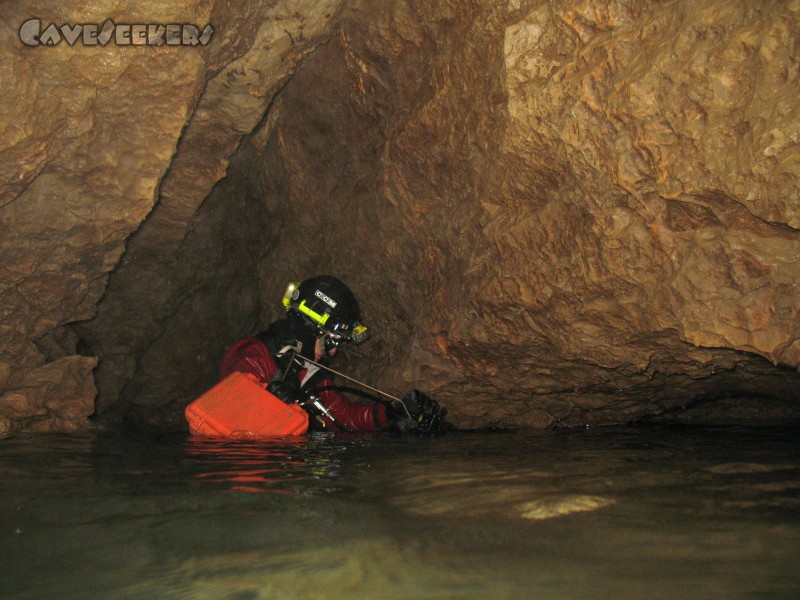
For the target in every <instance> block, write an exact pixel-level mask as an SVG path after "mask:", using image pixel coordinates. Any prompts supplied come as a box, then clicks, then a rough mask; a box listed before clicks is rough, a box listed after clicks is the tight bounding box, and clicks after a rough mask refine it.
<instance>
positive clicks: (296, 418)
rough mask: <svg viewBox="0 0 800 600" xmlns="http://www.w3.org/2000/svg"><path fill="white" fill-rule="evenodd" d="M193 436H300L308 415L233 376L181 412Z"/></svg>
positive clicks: (254, 383)
mask: <svg viewBox="0 0 800 600" xmlns="http://www.w3.org/2000/svg"><path fill="white" fill-rule="evenodd" d="M184 414H185V415H186V420H187V421H188V422H189V431H190V432H191V433H192V434H193V435H209V436H215V437H224V438H233V439H252V438H261V437H274V436H285V435H300V434H303V433H305V432H306V430H307V429H308V414H307V413H306V411H304V410H303V409H302V408H300V407H299V406H298V405H297V404H286V403H285V402H283V401H282V400H280V399H279V398H277V397H276V396H274V395H273V394H271V393H270V392H268V391H267V390H265V389H264V388H263V387H262V386H261V384H260V383H259V382H258V380H257V379H256V378H255V377H254V376H253V375H249V374H246V375H245V374H242V373H239V372H234V373H231V374H230V375H228V376H227V377H226V378H225V379H223V380H222V381H220V382H219V383H218V384H217V385H215V386H214V387H212V388H211V389H210V390H208V391H207V392H206V393H205V394H203V395H202V396H200V397H199V398H198V399H197V400H195V401H194V402H192V403H191V404H189V406H187V407H186V410H185V412H184Z"/></svg>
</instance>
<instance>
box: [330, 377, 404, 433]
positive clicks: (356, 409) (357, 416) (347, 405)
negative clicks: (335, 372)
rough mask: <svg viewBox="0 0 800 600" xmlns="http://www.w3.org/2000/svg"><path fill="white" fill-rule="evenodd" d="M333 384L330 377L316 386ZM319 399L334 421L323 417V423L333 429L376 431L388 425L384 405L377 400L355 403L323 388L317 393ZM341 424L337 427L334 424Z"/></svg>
mask: <svg viewBox="0 0 800 600" xmlns="http://www.w3.org/2000/svg"><path fill="white" fill-rule="evenodd" d="M329 385H333V382H332V381H331V380H330V379H323V380H322V381H320V382H319V383H318V384H317V387H326V386H329ZM319 399H320V400H321V401H322V404H324V405H325V408H327V409H328V410H329V411H330V413H331V415H332V416H333V418H334V419H336V423H331V421H330V419H328V418H325V424H326V425H327V427H328V428H330V429H332V430H333V431H342V430H344V431H353V432H363V431H378V430H380V429H387V428H388V427H389V418H388V417H387V416H386V407H385V406H384V405H383V404H380V403H379V402H367V403H364V404H362V403H355V402H350V400H348V399H347V398H346V397H345V396H343V395H342V394H341V393H340V392H337V391H335V390H325V391H322V392H320V393H319ZM337 423H338V424H339V425H341V427H337V425H336V424H337Z"/></svg>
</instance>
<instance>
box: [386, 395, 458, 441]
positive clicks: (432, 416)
mask: <svg viewBox="0 0 800 600" xmlns="http://www.w3.org/2000/svg"><path fill="white" fill-rule="evenodd" d="M404 407H405V408H404ZM406 410H407V411H408V412H406ZM387 414H388V415H389V418H390V420H392V425H393V426H394V427H395V429H397V430H398V431H417V432H419V433H421V434H425V435H431V434H438V433H444V432H445V431H447V430H448V429H449V428H450V426H449V424H447V423H446V422H445V420H444V418H445V416H446V415H447V409H446V408H442V407H440V406H439V403H438V402H436V400H434V399H433V398H431V397H430V396H428V395H426V394H423V393H422V392H420V391H419V390H411V391H409V392H406V393H405V394H404V395H403V397H402V398H400V402H392V403H391V404H390V405H389V411H388V413H387ZM393 417H394V420H393Z"/></svg>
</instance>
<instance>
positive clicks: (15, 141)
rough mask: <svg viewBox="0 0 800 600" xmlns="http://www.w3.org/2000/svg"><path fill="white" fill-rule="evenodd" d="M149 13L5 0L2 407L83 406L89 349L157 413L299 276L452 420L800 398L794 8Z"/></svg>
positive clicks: (130, 394) (165, 411) (368, 359)
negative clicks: (37, 42)
mask: <svg viewBox="0 0 800 600" xmlns="http://www.w3.org/2000/svg"><path fill="white" fill-rule="evenodd" d="M147 4H148V3H130V5H125V3H122V5H120V4H119V3H107V5H105V4H102V3H101V4H100V5H95V7H94V8H93V9H92V10H91V11H83V12H81V11H78V10H72V11H70V10H67V9H59V10H49V11H48V10H47V9H46V8H43V7H39V8H38V9H37V12H36V15H29V14H28V12H26V11H30V10H31V9H30V8H25V9H23V8H22V7H21V5H19V4H14V3H7V4H4V5H3V6H2V7H0V16H2V17H3V19H2V23H3V25H2V27H3V29H2V32H1V35H2V38H1V39H0V43H1V46H0V47H1V48H2V51H3V53H4V55H6V56H7V57H8V59H9V60H7V61H4V62H3V64H4V66H3V67H0V68H2V69H4V79H7V80H9V81H14V82H15V85H11V86H9V85H6V86H3V88H4V89H3V91H2V92H0V94H2V98H1V99H0V106H2V107H3V111H0V119H2V121H0V122H1V123H2V127H3V130H4V131H5V132H7V133H6V134H5V135H4V137H3V147H2V148H0V154H1V155H2V156H3V157H4V160H3V161H2V163H0V164H1V165H2V166H0V169H2V174H1V175H0V204H2V206H1V207H0V227H2V230H3V235H2V236H0V296H2V305H0V310H2V311H3V312H2V317H1V318H0V327H1V328H2V334H3V335H2V339H3V342H2V346H0V390H3V391H2V392H0V393H2V395H0V415H4V421H3V423H4V424H0V429H2V428H3V427H4V428H5V429H6V430H8V429H25V428H27V429H48V428H58V429H61V428H65V427H74V426H81V425H82V424H83V423H85V417H86V416H87V415H88V414H89V413H91V412H92V410H93V398H94V384H93V383H92V376H91V374H90V372H91V370H92V369H93V367H95V364H98V363H97V361H98V360H99V366H98V367H97V369H96V371H95V376H96V382H97V387H98V388H99V396H98V398H97V409H98V411H99V412H100V413H103V414H107V413H112V412H115V411H116V412H119V413H122V414H125V415H134V416H135V419H136V420H139V421H142V422H145V423H147V424H149V425H151V426H153V425H155V424H166V425H167V426H176V425H179V424H180V412H181V409H182V407H183V404H185V402H186V401H187V399H188V398H191V397H193V395H195V394H196V393H197V392H199V391H201V390H202V389H203V388H204V387H205V386H207V385H208V384H209V383H210V382H211V381H213V378H214V374H215V371H216V363H217V362H218V360H219V356H220V355H221V353H222V351H223V350H224V347H225V346H226V345H227V344H229V343H230V342H231V341H232V340H233V339H235V338H236V337H238V336H241V335H246V334H248V333H252V332H254V331H255V330H256V329H258V327H259V326H260V324H261V323H264V322H268V321H269V320H271V319H272V318H274V317H276V316H277V315H278V314H279V298H280V295H281V293H282V290H283V288H284V286H285V284H286V282H287V281H290V280H294V279H302V278H304V277H306V276H310V275H312V274H316V273H321V272H329V273H332V274H336V275H338V276H340V277H342V278H343V279H345V280H346V281H348V282H349V283H350V284H351V287H353V289H354V290H355V291H356V293H357V295H358V296H359V297H360V298H362V304H363V306H364V309H365V313H366V314H365V317H366V319H367V322H368V324H369V325H371V326H372V330H373V331H374V332H375V335H374V338H373V340H372V341H371V342H370V343H369V345H368V346H365V347H364V352H365V353H366V356H354V355H353V353H350V356H348V357H345V359H344V362H343V363H342V364H341V365H340V366H341V367H342V368H343V369H346V370H349V371H351V372H352V373H354V374H355V375H357V376H359V377H363V378H365V379H367V380H369V381H370V382H371V383H376V384H378V385H380V386H383V387H386V388H387V389H389V390H392V391H402V389H403V388H405V387H412V386H418V387H421V388H423V389H426V390H428V391H430V392H432V393H433V394H435V395H436V396H438V397H439V398H440V399H441V401H442V402H443V403H445V404H447V405H448V406H449V407H450V410H451V415H453V417H454V419H455V420H456V422H458V423H459V424H461V425H481V426H485V425H500V426H509V425H515V426H537V427H546V426H552V425H555V424H565V425H582V424H604V423H616V422H625V421H630V420H636V419H643V418H652V417H654V416H658V415H668V414H672V413H675V412H680V411H682V410H683V409H684V408H686V407H689V406H692V405H695V404H696V403H698V402H703V401H705V402H710V403H712V405H713V401H715V399H718V398H723V397H725V398H730V397H737V396H738V397H744V398H745V399H746V400H745V402H746V403H747V406H748V415H752V414H753V410H754V409H753V406H758V405H762V404H763V405H764V406H774V404H771V403H770V402H766V401H763V402H762V400H761V398H763V397H765V396H769V397H771V398H774V399H778V400H779V401H781V404H780V406H781V408H780V410H779V411H778V412H779V413H780V415H781V416H786V415H787V414H788V415H792V414H794V415H796V414H797V412H798V409H797V404H796V400H797V395H796V392H795V391H794V390H795V389H797V384H798V380H799V379H800V377H798V371H797V369H798V366H799V365H800V314H799V313H800V303H799V302H798V300H797V298H798V284H797V282H798V281H800V234H798V228H800V213H798V206H800V199H799V198H798V189H799V188H800V161H799V160H798V158H799V156H798V154H799V153H798V145H797V143H798V123H800V118H798V117H800V114H798V113H800V105H799V104H798V101H797V98H798V97H800V95H799V94H800V64H799V63H798V50H797V49H798V44H800V38H799V37H798V33H797V32H798V31H800V27H798V25H800V22H799V21H800V3H798V2H778V1H775V2H768V1H764V2H759V3H756V4H753V3H750V2H745V1H744V0H741V1H737V2H724V1H722V0H701V1H699V2H689V1H688V0H671V1H667V2H647V1H638V2H622V1H608V2H603V3H599V4H598V3H596V2H590V1H588V0H584V1H578V0H572V1H566V2H562V3H558V4H557V5H553V4H552V3H549V2H542V1H533V0H531V1H527V2H526V1H524V0H510V1H509V2H507V3H497V2H491V1H489V0H475V1H467V0H461V1H457V2H440V1H421V0H420V1H412V0H405V1H401V0H397V1H395V2H385V3H383V2H381V3H375V2H368V1H366V0H364V1H352V2H334V1H333V0H330V1H329V2H324V3H321V2H313V3H312V2H308V3H299V4H302V6H300V5H298V3H292V5H291V6H288V3H286V5H284V3H274V4H272V5H270V6H263V5H262V4H260V3H250V2H240V3H236V4H233V5H232V4H231V3H229V2H225V3H223V2H188V1H187V2H183V3H179V4H174V3H173V6H172V7H170V8H169V9H166V8H163V7H161V8H158V7H155V6H154V7H148V6H147ZM159 6H160V5H159ZM159 11H161V12H159ZM30 16H37V17H39V18H41V19H42V21H53V22H56V23H61V22H67V21H70V22H75V21H76V20H77V21H81V20H88V21H93V22H99V21H102V20H103V19H105V18H106V17H108V16H113V17H115V18H118V19H119V20H120V21H124V20H126V19H127V20H129V21H130V20H136V19H144V20H145V21H146V22H154V21H156V22H157V21H170V20H177V21H183V22H190V23H198V24H204V23H206V22H209V23H212V24H213V26H214V28H215V30H216V31H215V34H214V36H215V37H214V38H212V42H211V43H209V44H208V46H205V47H202V48H191V49H190V48H178V47H176V48H161V49H153V48H144V49H143V48H120V47H112V46H110V45H109V46H107V47H104V48H96V49H91V51H90V50H89V49H87V48H82V47H79V46H74V47H69V46H66V45H64V44H61V45H59V46H57V47H52V48H49V47H48V48H41V47H40V48H26V47H23V46H22V45H21V44H20V43H19V39H18V24H19V23H20V22H22V21H24V19H25V18H29V17H30ZM121 132H124V135H121ZM109 274H111V276H110V278H109ZM717 405H719V406H722V404H721V403H717ZM704 406H708V404H706V405H704ZM725 407H726V410H733V409H732V408H731V404H730V402H729V401H728V404H725ZM704 410H705V409H704ZM712 412H713V411H712Z"/></svg>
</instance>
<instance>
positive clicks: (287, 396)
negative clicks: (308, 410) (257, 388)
mask: <svg viewBox="0 0 800 600" xmlns="http://www.w3.org/2000/svg"><path fill="white" fill-rule="evenodd" d="M267 391H268V392H270V393H271V394H273V395H275V396H277V397H278V398H280V399H281V400H283V401H284V402H285V403H286V404H294V403H295V402H298V401H299V400H300V396H301V393H300V382H299V381H298V380H297V378H295V377H292V376H291V375H290V376H289V377H288V378H286V379H273V380H272V381H270V382H269V385H268V386H267Z"/></svg>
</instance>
